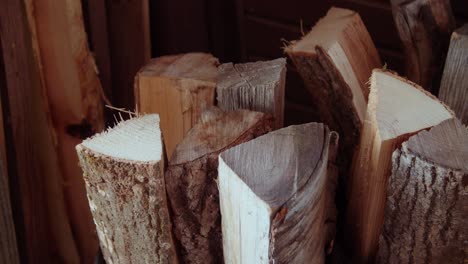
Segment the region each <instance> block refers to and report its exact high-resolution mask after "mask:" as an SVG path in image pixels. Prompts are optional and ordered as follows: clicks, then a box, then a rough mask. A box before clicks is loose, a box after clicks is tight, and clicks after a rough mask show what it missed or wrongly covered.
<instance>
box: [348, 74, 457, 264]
mask: <svg viewBox="0 0 468 264" xmlns="http://www.w3.org/2000/svg"><path fill="white" fill-rule="evenodd" d="M452 118H453V113H452V112H451V111H450V110H448V109H447V108H446V107H445V106H444V105H443V104H442V103H441V102H440V101H439V100H437V98H435V97H433V96H432V95H430V94H429V93H427V92H426V91H424V90H423V89H422V88H421V87H419V86H417V85H416V84H414V83H411V82H409V81H407V80H405V79H403V78H400V77H398V76H397V75H394V74H392V73H390V72H386V71H382V70H374V71H373V74H372V78H371V92H370V95H369V105H368V108H367V115H366V119H365V122H364V128H363V132H362V134H361V142H360V146H359V152H358V153H357V155H356V157H355V159H354V161H353V166H352V167H353V170H352V174H351V178H350V181H349V185H348V193H347V195H348V207H347V215H346V221H347V223H346V234H347V241H348V242H349V246H350V248H351V249H352V250H351V251H350V252H352V254H354V258H355V259H354V260H355V261H356V263H372V261H373V260H374V258H375V255H376V253H377V247H378V241H379V235H380V232H381V228H382V224H383V220H384V207H385V199H386V198H387V195H386V191H387V178H388V176H389V174H390V172H391V163H392V153H393V151H394V150H395V149H396V148H397V147H398V146H399V145H400V144H401V142H402V141H404V140H406V139H408V137H409V136H411V135H412V134H414V133H417V132H418V131H420V130H422V129H427V128H430V127H432V126H435V125H438V124H439V123H441V122H442V121H444V120H447V119H452Z"/></svg>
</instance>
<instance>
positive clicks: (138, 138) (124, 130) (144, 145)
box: [77, 114, 163, 162]
mask: <svg viewBox="0 0 468 264" xmlns="http://www.w3.org/2000/svg"><path fill="white" fill-rule="evenodd" d="M81 146H83V147H85V148H87V149H89V150H91V151H93V152H95V153H96V154H101V155H105V156H108V157H112V158H116V159H121V160H127V161H135V162H158V161H160V160H161V159H162V155H163V154H162V141H161V131H160V129H159V116H158V115H156V114H152V115H144V116H142V117H139V118H132V119H130V120H126V121H123V122H120V123H118V124H117V125H116V126H115V127H114V128H109V129H108V130H107V131H105V132H102V133H99V134H97V135H95V136H93V137H92V138H89V139H86V140H84V141H83V143H82V144H81ZM77 148H81V147H80V145H78V146H77Z"/></svg>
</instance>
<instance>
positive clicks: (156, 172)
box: [77, 115, 177, 263]
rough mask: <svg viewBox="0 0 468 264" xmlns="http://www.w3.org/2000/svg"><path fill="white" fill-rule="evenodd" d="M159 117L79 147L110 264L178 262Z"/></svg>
mask: <svg viewBox="0 0 468 264" xmlns="http://www.w3.org/2000/svg"><path fill="white" fill-rule="evenodd" d="M162 144H163V143H162V138H161V132H160V130H159V117H158V116H157V115H146V116H143V117H137V118H133V119H130V120H127V121H124V122H121V123H119V124H118V125H117V126H116V127H114V128H113V129H109V130H107V131H106V132H103V133H101V134H98V135H96V136H95V137H93V138H90V139H88V140H85V141H83V143H81V144H80V145H78V146H77V152H78V156H79V159H80V165H81V167H82V168H83V172H84V179H85V182H86V189H87V193H88V199H89V206H90V208H91V212H92V213H93V217H94V222H95V223H96V228H97V232H98V236H99V240H100V243H101V249H102V252H103V255H104V258H105V260H106V262H107V263H177V258H176V254H175V248H174V244H173V241H172V235H171V228H172V227H171V222H170V218H169V211H168V207H167V202H166V190H165V183H164V167H165V165H164V156H163V155H164V154H163V153H164V152H163V149H162Z"/></svg>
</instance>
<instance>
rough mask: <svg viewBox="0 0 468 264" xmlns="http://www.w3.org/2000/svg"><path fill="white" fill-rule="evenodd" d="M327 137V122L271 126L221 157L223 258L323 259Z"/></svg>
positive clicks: (327, 198)
mask: <svg viewBox="0 0 468 264" xmlns="http://www.w3.org/2000/svg"><path fill="white" fill-rule="evenodd" d="M330 137H332V138H334V139H336V137H335V136H331V134H330V132H329V130H328V128H327V127H326V126H324V125H323V124H318V123H309V124H304V125H299V126H291V127H287V128H283V129H280V130H276V131H274V132H270V133H269V134H267V135H264V136H261V137H258V138H256V139H254V140H251V141H249V142H246V143H243V144H241V145H238V146H236V147H233V148H231V149H229V150H227V151H225V152H223V153H222V154H221V155H220V158H219V170H218V171H219V190H220V204H221V205H220V206H221V214H222V217H223V218H222V228H223V245H224V255H225V261H226V262H227V263H272V262H273V263H321V262H323V261H324V259H325V248H326V243H327V242H329V240H330V232H329V231H330V230H331V227H330V225H326V222H327V219H328V217H329V216H331V215H333V213H330V212H331V211H333V210H334V207H333V208H331V206H330V204H333V202H332V201H330V199H331V197H334V187H333V188H328V187H330V185H333V184H331V183H330V179H331V178H334V177H336V175H329V170H328V168H327V164H328V160H329V155H331V153H329V146H330ZM335 143H336V140H333V143H332V145H334V147H336V145H335ZM330 152H334V150H333V151H330ZM332 156H333V155H332ZM334 180H336V178H334V179H333V180H331V182H333V181H334ZM333 186H334V185H333Z"/></svg>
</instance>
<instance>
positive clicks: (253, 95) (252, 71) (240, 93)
mask: <svg viewBox="0 0 468 264" xmlns="http://www.w3.org/2000/svg"><path fill="white" fill-rule="evenodd" d="M285 82H286V59H284V58H280V59H276V60H272V61H259V62H251V63H244V64H233V63H225V64H222V65H220V66H219V68H218V83H217V86H216V93H217V99H218V106H219V107H220V108H222V109H224V110H236V109H248V110H252V111H259V112H263V113H267V114H271V115H272V116H273V117H274V118H275V128H281V127H283V122H284V87H285Z"/></svg>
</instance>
